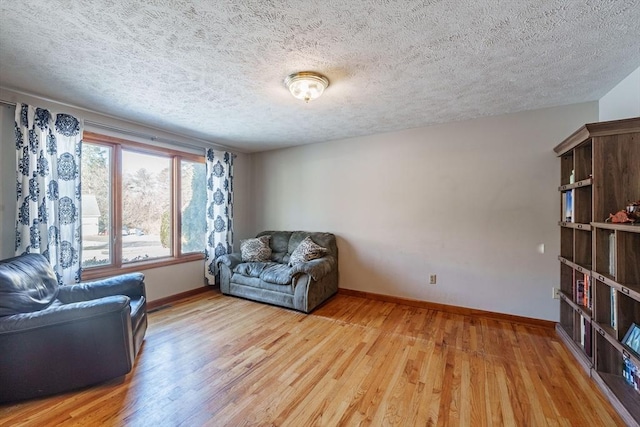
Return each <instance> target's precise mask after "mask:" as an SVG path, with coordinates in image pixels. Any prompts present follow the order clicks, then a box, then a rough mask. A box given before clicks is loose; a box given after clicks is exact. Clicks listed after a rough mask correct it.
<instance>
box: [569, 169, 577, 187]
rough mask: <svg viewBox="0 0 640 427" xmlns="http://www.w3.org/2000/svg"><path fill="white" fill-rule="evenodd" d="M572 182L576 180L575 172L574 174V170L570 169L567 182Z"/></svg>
mask: <svg viewBox="0 0 640 427" xmlns="http://www.w3.org/2000/svg"><path fill="white" fill-rule="evenodd" d="M574 182H576V174H575V171H574V170H573V169H572V170H571V175H569V184H573V183H574Z"/></svg>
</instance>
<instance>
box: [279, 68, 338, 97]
mask: <svg viewBox="0 0 640 427" xmlns="http://www.w3.org/2000/svg"><path fill="white" fill-rule="evenodd" d="M284 84H285V85H286V86H287V88H289V91H290V92H291V95H293V96H294V97H296V98H298V99H302V100H303V101H305V102H309V101H313V100H314V99H317V98H319V97H320V95H322V92H324V90H325V89H326V88H327V86H329V79H327V78H326V77H325V76H323V75H322V74H318V73H314V72H313V71H300V72H299V73H293V74H291V75H289V76H288V77H287V78H286V79H285V80H284Z"/></svg>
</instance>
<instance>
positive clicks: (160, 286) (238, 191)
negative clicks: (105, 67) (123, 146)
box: [0, 89, 252, 301]
mask: <svg viewBox="0 0 640 427" xmlns="http://www.w3.org/2000/svg"><path fill="white" fill-rule="evenodd" d="M0 99H2V100H5V101H12V102H16V101H21V102H28V103H31V104H33V105H37V106H41V107H45V108H51V109H54V110H55V111H64V112H69V113H70V114H73V115H74V116H75V117H77V118H79V119H87V118H89V119H91V120H92V121H94V122H99V123H103V124H108V125H110V126H115V127H117V128H120V129H125V130H131V131H136V132H146V133H151V134H154V135H160V136H162V137H166V138H175V139H176V140H179V141H180V140H181V142H189V140H185V139H184V138H179V137H176V136H174V135H171V134H167V133H163V132H158V131H157V130H155V129H148V128H145V127H144V126H142V125H137V124H131V123H129V122H124V121H118V120H117V119H114V118H111V117H106V116H104V117H103V116H101V115H100V114H96V113H90V112H86V111H83V110H80V109H74V108H70V107H68V106H64V105H60V104H57V103H55V102H51V101H45V100H40V99H38V98H35V97H29V96H20V95H19V94H17V95H16V94H15V93H13V92H10V91H7V90H4V89H3V90H0ZM14 113H15V107H7V106H5V105H0V239H1V242H0V259H5V258H9V257H12V256H14V242H15V209H16V206H15V203H16V193H15V179H16V172H15V171H16V166H15V160H16V159H15V157H16V155H15V142H14V124H13V120H14ZM96 131H97V132H99V130H96ZM109 134H111V135H114V136H120V137H122V138H126V139H134V140H138V141H140V142H147V143H148V142H149V141H143V140H141V139H140V138H132V137H130V136H128V135H118V133H117V132H110V133H109ZM197 143H201V142H197ZM176 148H177V149H181V148H179V147H176ZM203 153H204V152H203ZM250 159H251V156H250V155H247V154H241V153H240V154H238V157H237V158H236V159H235V167H234V189H235V199H234V202H235V203H234V213H235V216H234V228H235V235H236V242H239V239H242V238H246V237H249V236H250V235H251V234H252V230H251V227H250V223H249V222H250V221H251V216H250V212H251V209H250V206H249V205H250V203H251V198H250V184H251V182H250V179H249V177H250V176H251V171H250V167H251V161H250ZM236 246H238V248H239V245H238V244H237V245H236ZM140 271H142V272H143V273H145V276H146V280H145V283H146V286H147V297H148V299H149V301H153V300H156V299H159V298H164V297H167V296H171V295H175V294H178V293H181V292H185V291H188V290H191V289H195V288H198V287H202V286H203V285H204V262H203V261H196V262H190V263H186V264H178V265H172V266H167V267H160V268H152V269H147V270H140Z"/></svg>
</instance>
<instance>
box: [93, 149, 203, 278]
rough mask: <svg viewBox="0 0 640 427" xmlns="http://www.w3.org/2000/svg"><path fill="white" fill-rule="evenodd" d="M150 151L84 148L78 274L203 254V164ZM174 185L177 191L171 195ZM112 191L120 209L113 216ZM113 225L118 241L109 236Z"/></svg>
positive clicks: (174, 190) (193, 159)
mask: <svg viewBox="0 0 640 427" xmlns="http://www.w3.org/2000/svg"><path fill="white" fill-rule="evenodd" d="M155 151H156V150H153V151H147V150H139V149H137V148H135V147H134V148H132V149H130V148H128V146H119V145H118V144H113V143H104V144H102V143H99V142H96V143H92V142H83V147H82V251H83V252H82V267H83V268H88V267H103V266H104V267H106V266H118V265H122V264H126V263H131V262H136V261H147V260H153V259H157V258H166V257H172V256H173V257H177V256H180V255H182V254H189V253H198V252H204V246H205V234H206V197H207V194H206V178H205V174H206V167H205V164H204V161H198V157H196V156H193V155H187V154H185V155H180V154H176V152H172V151H169V150H167V152H166V153H165V152H163V150H157V153H156V152H155ZM203 160H204V159H203ZM174 162H175V163H174ZM174 165H175V166H174ZM175 167H177V169H175ZM173 170H179V173H180V175H179V177H172V171H173ZM116 171H120V173H121V175H120V177H119V178H120V179H119V181H120V185H119V186H115V185H114V179H115V177H116ZM178 178H179V179H178ZM178 182H179V183H180V187H179V188H175V189H174V184H176V183H178ZM117 191H120V192H121V193H120V194H119V200H120V202H121V203H120V205H121V208H120V209H119V211H117V212H116V211H114V209H115V206H116V204H115V201H114V198H115V196H116V195H115V194H114V192H117ZM172 200H176V201H177V203H175V205H178V206H173V205H174V204H173V203H172ZM172 209H173V210H172ZM178 217H179V218H180V219H179V221H177V222H176V218H178ZM116 224H119V225H118V226H117V228H118V229H117V231H115V232H116V233H118V235H117V236H114V234H113V233H114V231H112V230H115V229H116ZM174 228H175V229H174ZM178 233H179V234H178ZM174 239H177V241H178V242H177V243H178V246H177V247H176V245H175V244H174V243H173V242H174ZM116 245H118V246H116ZM174 248H175V249H174ZM174 251H175V252H177V253H174Z"/></svg>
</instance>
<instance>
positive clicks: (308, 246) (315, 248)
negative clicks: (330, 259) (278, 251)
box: [289, 237, 329, 267]
mask: <svg viewBox="0 0 640 427" xmlns="http://www.w3.org/2000/svg"><path fill="white" fill-rule="evenodd" d="M328 252H329V251H328V250H327V249H326V248H323V247H322V246H320V245H318V244H316V243H315V242H314V241H313V240H311V237H306V238H305V239H304V240H303V241H302V242H300V244H299V245H298V247H297V248H296V249H295V250H294V251H293V253H292V254H291V257H290V258H289V265H290V266H292V267H293V266H294V265H295V264H300V263H303V262H307V261H311V260H312V259H316V258H322V257H323V256H325V255H326V254H327V253H328Z"/></svg>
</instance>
